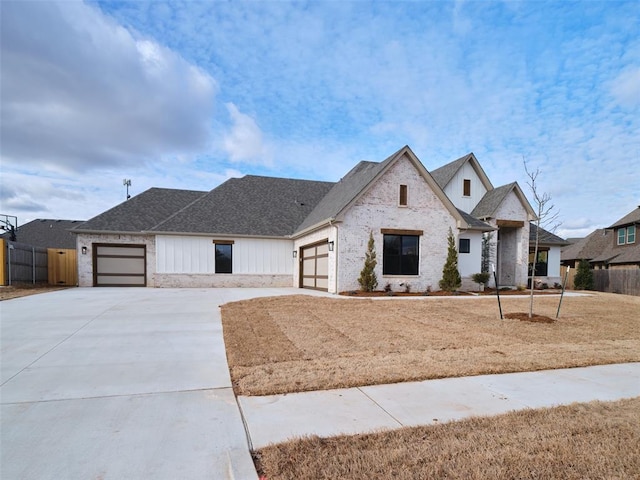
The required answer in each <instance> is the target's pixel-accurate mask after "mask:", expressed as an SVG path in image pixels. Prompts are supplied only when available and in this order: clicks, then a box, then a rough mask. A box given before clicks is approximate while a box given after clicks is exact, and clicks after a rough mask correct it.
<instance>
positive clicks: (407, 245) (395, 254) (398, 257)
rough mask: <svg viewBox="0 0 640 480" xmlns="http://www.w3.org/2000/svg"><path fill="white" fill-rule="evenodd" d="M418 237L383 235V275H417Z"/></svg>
mask: <svg viewBox="0 0 640 480" xmlns="http://www.w3.org/2000/svg"><path fill="white" fill-rule="evenodd" d="M419 245H420V237H419V236H418V235H394V234H385V235H384V246H383V250H382V274H383V275H418V261H419V258H420V255H419V248H420V247H419Z"/></svg>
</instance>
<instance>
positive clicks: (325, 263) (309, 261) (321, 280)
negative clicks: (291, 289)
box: [300, 242, 329, 292]
mask: <svg viewBox="0 0 640 480" xmlns="http://www.w3.org/2000/svg"><path fill="white" fill-rule="evenodd" d="M301 256H302V262H301V264H300V268H301V274H300V286H301V287H303V288H313V289H315V290H323V291H325V292H326V291H327V290H328V288H329V244H328V243H327V242H322V243H318V244H315V245H309V246H307V247H302V249H301Z"/></svg>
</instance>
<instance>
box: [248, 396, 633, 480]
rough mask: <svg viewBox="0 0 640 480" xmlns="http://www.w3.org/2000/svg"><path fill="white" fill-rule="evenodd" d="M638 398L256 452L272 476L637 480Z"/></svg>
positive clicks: (260, 465) (365, 479) (278, 479)
mask: <svg viewBox="0 0 640 480" xmlns="http://www.w3.org/2000/svg"><path fill="white" fill-rule="evenodd" d="M638 452H640V398H636V399H631V400H622V401H619V402H611V403H599V402H593V403H588V404H575V405H570V406H563V407H557V408H553V409H543V410H527V411H520V412H513V413H509V414H506V415H501V416H498V417H489V418H473V419H468V420H463V421H460V422H454V423H447V424H442V425H435V426H429V427H416V428H405V429H401V430H395V431H391V432H384V433H375V434H368V435H356V436H348V437H334V438H329V439H321V438H318V437H310V438H307V439H303V440H298V441H292V442H288V443H283V444H279V445H275V446H269V447H266V448H264V449H262V450H260V451H258V452H257V453H256V457H257V464H258V468H259V471H260V472H261V473H262V474H264V475H265V477H266V478H267V479H268V480H285V479H296V480H297V479H301V478H308V479H314V480H322V479H338V478H339V479H344V480H350V479H353V480H359V479H362V480H370V479H387V478H393V479H397V480H409V479H416V480H417V479H420V480H426V479H442V478H447V479H470V480H474V479H478V480H480V479H483V480H484V479H487V478H491V479H496V480H501V479H504V480H507V479H509V480H510V479H514V478H517V479H554V478H562V479H569V480H571V479H576V480H577V479H637V478H640V455H639V454H638Z"/></svg>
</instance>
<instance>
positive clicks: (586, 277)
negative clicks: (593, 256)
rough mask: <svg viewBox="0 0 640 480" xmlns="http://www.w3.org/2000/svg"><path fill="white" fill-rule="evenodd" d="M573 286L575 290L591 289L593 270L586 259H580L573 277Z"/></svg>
mask: <svg viewBox="0 0 640 480" xmlns="http://www.w3.org/2000/svg"><path fill="white" fill-rule="evenodd" d="M573 288H575V289H576V290H593V270H591V266H590V265H589V262H588V261H587V260H580V263H579V264H578V269H577V270H576V276H575V278H574V279H573Z"/></svg>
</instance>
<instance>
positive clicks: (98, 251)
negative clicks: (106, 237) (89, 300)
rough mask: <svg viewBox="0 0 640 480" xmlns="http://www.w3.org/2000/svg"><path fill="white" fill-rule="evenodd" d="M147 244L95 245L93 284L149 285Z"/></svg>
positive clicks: (98, 285) (112, 285)
mask: <svg viewBox="0 0 640 480" xmlns="http://www.w3.org/2000/svg"><path fill="white" fill-rule="evenodd" d="M146 263H147V256H146V247H145V245H118V244H94V245H93V285H94V286H96V287H144V286H146V285H147V275H146V271H147V268H146Z"/></svg>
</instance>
